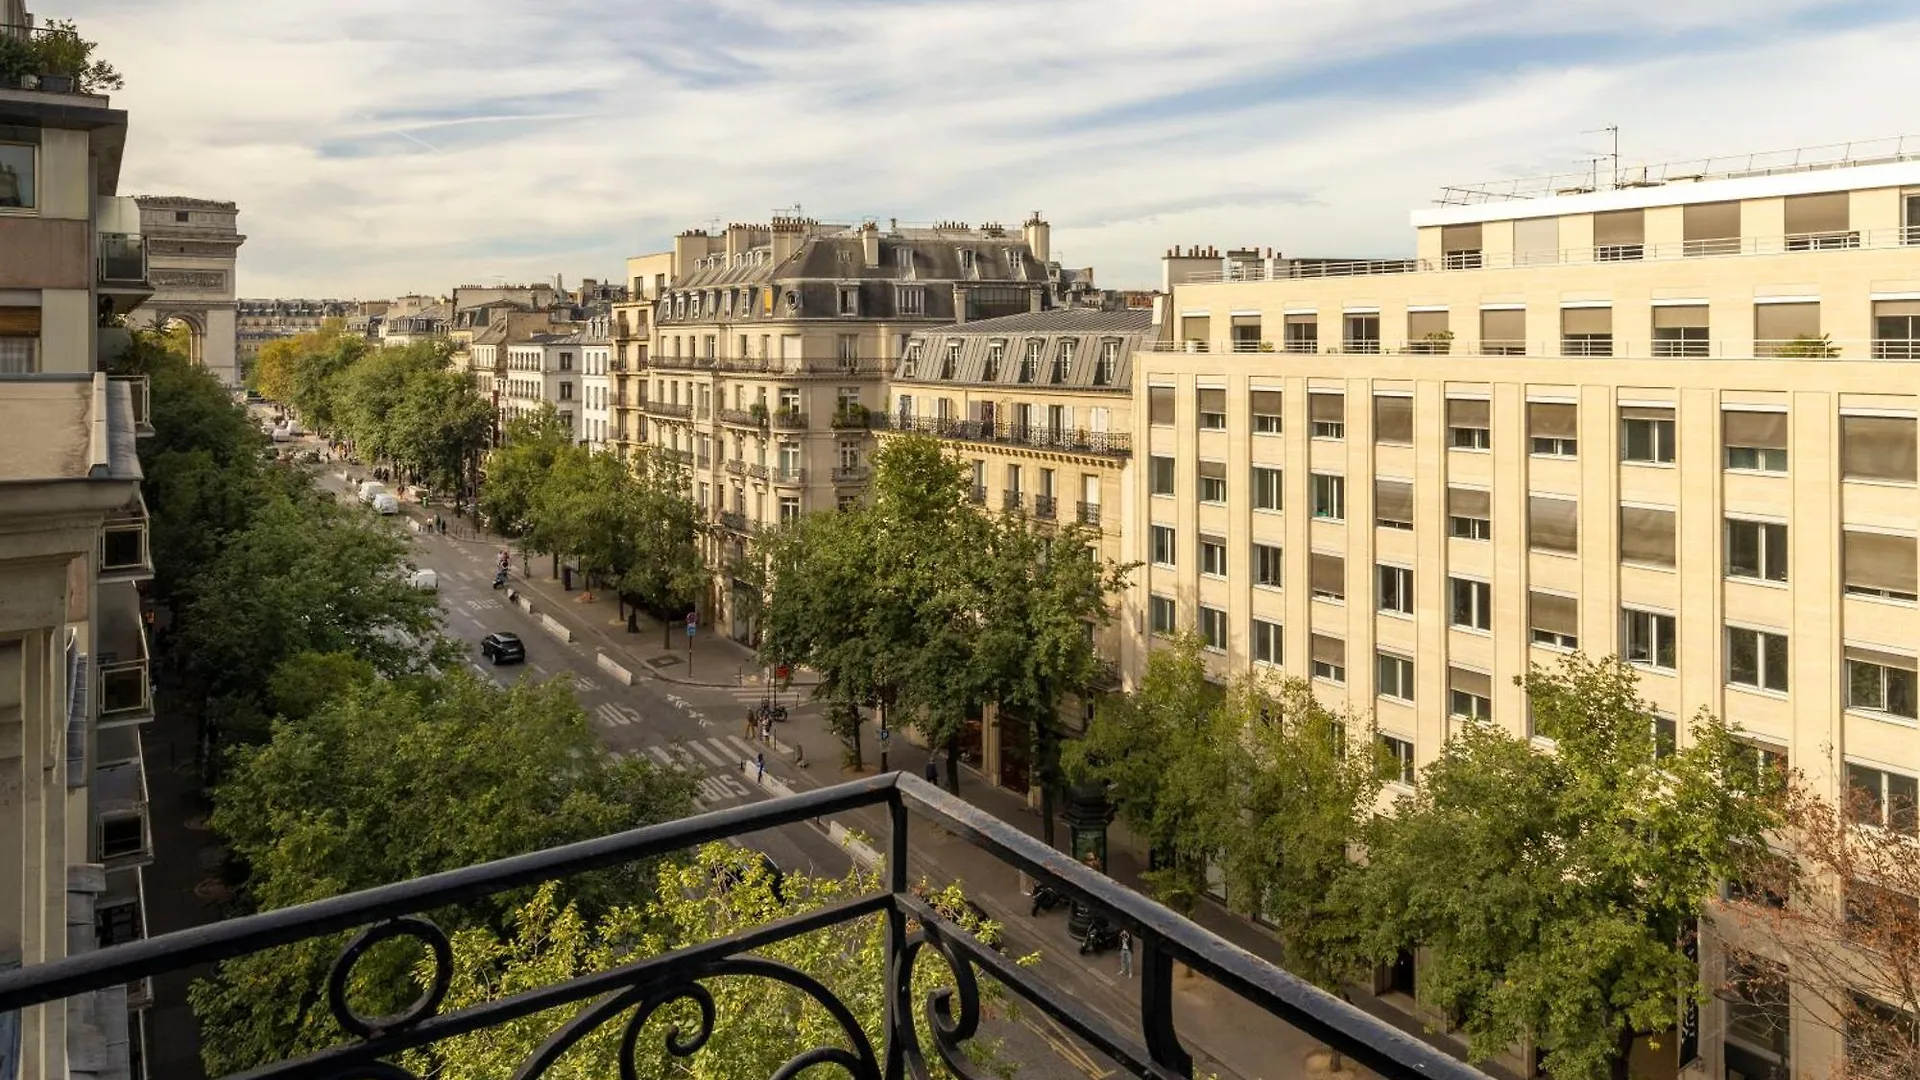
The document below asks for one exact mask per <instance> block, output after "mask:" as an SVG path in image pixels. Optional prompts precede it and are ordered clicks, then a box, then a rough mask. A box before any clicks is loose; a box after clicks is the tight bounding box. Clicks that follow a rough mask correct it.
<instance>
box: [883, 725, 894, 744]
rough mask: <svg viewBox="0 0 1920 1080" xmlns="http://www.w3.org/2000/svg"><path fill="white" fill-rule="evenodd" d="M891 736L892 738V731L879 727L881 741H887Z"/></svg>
mask: <svg viewBox="0 0 1920 1080" xmlns="http://www.w3.org/2000/svg"><path fill="white" fill-rule="evenodd" d="M891 738H893V732H891V731H888V730H887V729H886V728H881V729H880V741H881V742H886V741H887V740H888V739H891Z"/></svg>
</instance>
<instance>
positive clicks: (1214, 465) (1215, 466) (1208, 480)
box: [1200, 461, 1227, 504]
mask: <svg viewBox="0 0 1920 1080" xmlns="http://www.w3.org/2000/svg"><path fill="white" fill-rule="evenodd" d="M1200 501H1201V502H1203V503H1215V504H1224V503H1225V502H1226V501H1227V463H1226V462H1224V461H1202V462H1201V463H1200Z"/></svg>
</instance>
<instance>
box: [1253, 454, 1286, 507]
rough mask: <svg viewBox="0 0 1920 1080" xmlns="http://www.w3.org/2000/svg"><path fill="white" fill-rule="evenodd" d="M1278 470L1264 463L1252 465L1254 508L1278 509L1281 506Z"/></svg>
mask: <svg viewBox="0 0 1920 1080" xmlns="http://www.w3.org/2000/svg"><path fill="white" fill-rule="evenodd" d="M1281 490H1282V489H1281V486H1280V470H1279V469H1275V468H1271V467H1269V466H1266V465H1255V466H1254V467H1253V508H1254V509H1255V510H1278V509H1280V508H1281Z"/></svg>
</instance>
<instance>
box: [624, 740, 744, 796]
mask: <svg viewBox="0 0 1920 1080" xmlns="http://www.w3.org/2000/svg"><path fill="white" fill-rule="evenodd" d="M764 752H765V748H764V747H760V746H755V745H754V744H753V743H750V742H748V741H747V740H745V739H742V738H740V737H739V736H736V735H729V736H727V737H726V738H724V739H722V738H704V739H688V740H686V741H684V742H676V743H669V744H667V745H665V746H658V745H656V746H646V747H641V748H640V749H637V750H614V751H612V756H613V757H614V759H615V760H623V761H624V760H627V759H631V758H639V759H642V760H650V761H652V762H653V763H654V764H656V765H658V766H660V767H661V768H663V769H682V770H685V771H688V772H692V773H696V774H699V779H698V781H697V783H698V785H699V789H700V796H699V798H698V800H697V801H698V802H699V803H700V804H701V805H702V806H713V805H715V804H717V803H723V802H729V801H731V800H734V799H740V798H744V797H746V796H747V794H748V792H749V789H748V787H747V784H746V782H745V780H746V777H747V775H748V773H749V772H751V771H753V770H755V769H757V768H758V765H757V763H756V757H757V755H760V754H762V753H764Z"/></svg>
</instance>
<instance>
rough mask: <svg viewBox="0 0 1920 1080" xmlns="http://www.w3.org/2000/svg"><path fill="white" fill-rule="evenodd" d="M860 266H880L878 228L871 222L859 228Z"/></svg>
mask: <svg viewBox="0 0 1920 1080" xmlns="http://www.w3.org/2000/svg"><path fill="white" fill-rule="evenodd" d="M860 265H862V266H866V267H875V266H879V265H880V226H879V225H878V224H876V223H874V222H871V221H869V222H867V223H866V224H864V225H862V226H860Z"/></svg>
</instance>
